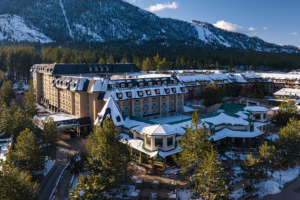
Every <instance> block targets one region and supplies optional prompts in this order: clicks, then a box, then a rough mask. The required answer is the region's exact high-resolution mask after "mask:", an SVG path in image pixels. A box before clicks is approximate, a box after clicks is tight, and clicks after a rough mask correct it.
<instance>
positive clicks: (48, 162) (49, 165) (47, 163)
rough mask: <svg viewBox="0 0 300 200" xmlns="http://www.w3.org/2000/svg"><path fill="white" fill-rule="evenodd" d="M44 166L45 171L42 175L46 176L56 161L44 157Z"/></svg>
mask: <svg viewBox="0 0 300 200" xmlns="http://www.w3.org/2000/svg"><path fill="white" fill-rule="evenodd" d="M46 160H47V162H46V164H45V169H44V171H43V175H44V176H47V174H48V173H49V172H50V170H51V169H52V167H53V166H54V164H55V162H56V160H49V159H48V157H46Z"/></svg>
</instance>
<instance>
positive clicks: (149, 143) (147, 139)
mask: <svg viewBox="0 0 300 200" xmlns="http://www.w3.org/2000/svg"><path fill="white" fill-rule="evenodd" d="M146 144H147V145H148V146H151V137H150V136H146Z"/></svg>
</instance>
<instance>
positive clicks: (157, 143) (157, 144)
mask: <svg viewBox="0 0 300 200" xmlns="http://www.w3.org/2000/svg"><path fill="white" fill-rule="evenodd" d="M162 144H163V139H162V138H155V146H156V147H161V146H162Z"/></svg>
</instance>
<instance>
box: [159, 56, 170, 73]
mask: <svg viewBox="0 0 300 200" xmlns="http://www.w3.org/2000/svg"><path fill="white" fill-rule="evenodd" d="M167 69H169V63H168V62H167V60H166V58H164V59H163V60H162V61H161V62H160V63H159V64H158V66H157V71H165V70H167Z"/></svg>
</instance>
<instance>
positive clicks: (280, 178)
mask: <svg viewBox="0 0 300 200" xmlns="http://www.w3.org/2000/svg"><path fill="white" fill-rule="evenodd" d="M279 177H280V181H279V189H281V174H280V175H279Z"/></svg>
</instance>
